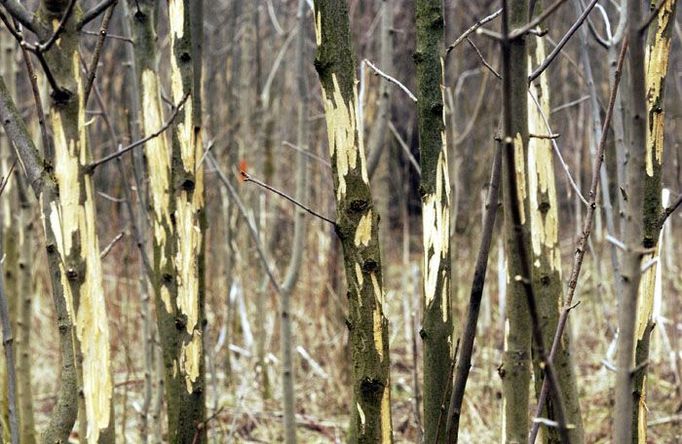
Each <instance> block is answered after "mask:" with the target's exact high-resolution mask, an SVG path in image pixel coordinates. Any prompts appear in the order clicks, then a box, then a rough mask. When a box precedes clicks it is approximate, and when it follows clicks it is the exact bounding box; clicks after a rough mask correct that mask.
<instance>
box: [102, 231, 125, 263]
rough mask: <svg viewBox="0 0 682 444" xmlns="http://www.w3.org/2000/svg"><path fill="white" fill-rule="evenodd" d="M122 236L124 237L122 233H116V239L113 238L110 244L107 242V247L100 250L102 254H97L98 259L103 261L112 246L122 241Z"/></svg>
mask: <svg viewBox="0 0 682 444" xmlns="http://www.w3.org/2000/svg"><path fill="white" fill-rule="evenodd" d="M123 236H125V233H124V232H123V231H121V232H120V233H118V234H117V235H116V237H114V238H113V239H112V240H111V242H109V245H107V246H106V247H104V250H102V252H101V253H100V254H99V257H100V259H104V258H105V257H107V255H108V254H109V253H110V252H111V250H112V249H113V248H114V245H116V244H117V243H118V241H120V240H121V239H123Z"/></svg>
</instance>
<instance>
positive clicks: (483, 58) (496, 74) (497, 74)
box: [466, 37, 502, 79]
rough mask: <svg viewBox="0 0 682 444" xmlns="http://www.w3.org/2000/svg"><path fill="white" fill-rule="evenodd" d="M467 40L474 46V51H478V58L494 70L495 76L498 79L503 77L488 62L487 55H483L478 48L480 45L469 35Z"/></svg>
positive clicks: (491, 70)
mask: <svg viewBox="0 0 682 444" xmlns="http://www.w3.org/2000/svg"><path fill="white" fill-rule="evenodd" d="M466 40H467V42H468V43H469V45H470V46H471V47H472V48H474V51H476V54H477V55H478V58H479V59H480V60H481V63H483V66H485V67H486V68H488V70H489V71H490V72H492V73H493V75H494V76H495V77H497V78H498V79H502V76H501V75H500V74H499V73H498V72H497V71H495V68H493V67H492V66H490V63H488V62H487V60H486V59H485V57H483V54H481V51H480V50H479V49H478V47H477V46H476V45H474V42H473V41H472V40H471V39H470V38H469V37H467V38H466Z"/></svg>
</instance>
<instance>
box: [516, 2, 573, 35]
mask: <svg viewBox="0 0 682 444" xmlns="http://www.w3.org/2000/svg"><path fill="white" fill-rule="evenodd" d="M565 2H566V0H557V1H555V2H554V3H552V4H551V5H549V6H548V7H547V9H545V10H544V11H542V13H541V14H539V15H538V16H537V17H535V18H534V19H533V20H531V21H530V22H528V24H526V25H524V26H523V27H521V28H519V29H515V30H513V31H512V32H510V33H509V40H515V39H518V38H519V37H521V36H523V35H524V34H526V33H527V32H528V31H530V30H531V29H533V28H535V27H536V26H537V25H539V24H540V23H542V22H544V21H545V19H547V18H548V17H549V16H550V15H552V14H554V12H555V11H556V10H557V9H559V6H561V5H562V4H564V3H565Z"/></svg>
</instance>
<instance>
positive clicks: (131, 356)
mask: <svg viewBox="0 0 682 444" xmlns="http://www.w3.org/2000/svg"><path fill="white" fill-rule="evenodd" d="M412 244H413V245H412V247H411V250H412V251H418V248H419V243H418V239H416V237H414V236H413V239H412ZM562 249H563V251H567V252H568V251H570V245H569V244H568V242H566V245H562ZM497 251H499V250H498V249H497V248H495V249H494V251H493V255H492V257H491V259H490V267H489V271H488V284H487V288H486V291H485V295H484V296H485V297H484V303H483V307H482V310H481V317H480V321H479V336H478V338H477V342H476V349H475V353H474V361H473V368H472V371H471V374H470V378H469V382H468V385H467V392H466V398H465V402H464V415H463V419H462V423H461V429H460V442H462V443H495V442H499V441H500V436H501V424H502V421H501V415H502V393H501V382H500V378H499V376H498V375H497V368H498V366H499V365H500V362H501V356H502V355H501V349H502V341H503V337H502V328H501V327H502V320H501V316H500V288H499V287H500V285H499V284H498V283H499V282H501V281H500V274H499V271H500V270H499V268H500V265H499V264H500V261H498V258H497ZM112 256H113V255H112ZM466 256H468V254H467V253H465V252H464V251H463V250H460V257H459V258H458V259H457V260H458V261H459V262H458V263H467V261H468V259H467V258H466ZM386 258H387V259H388V260H385V263H387V264H388V273H387V274H386V278H385V282H386V288H387V295H386V300H387V303H386V307H385V314H386V316H387V317H388V319H389V321H390V327H389V328H390V344H391V378H392V381H391V383H392V391H391V396H392V414H393V429H394V436H395V441H396V442H397V443H402V442H404V443H414V442H418V430H419V416H420V415H417V413H416V409H415V383H414V378H415V373H414V369H415V362H418V366H417V368H418V371H420V368H421V356H417V359H416V361H415V356H414V352H413V349H414V347H413V346H414V345H415V344H414V343H413V338H414V337H415V333H417V335H416V338H417V341H418V340H419V336H418V326H417V321H415V319H419V310H416V309H415V307H419V303H418V300H419V299H418V298H419V294H420V291H419V280H418V276H419V267H420V262H419V261H420V259H419V255H417V254H413V255H411V257H410V258H409V261H408V262H409V263H407V264H404V263H403V261H404V259H402V256H401V254H400V251H399V248H397V246H395V245H394V248H391V249H390V250H389V254H388V255H386ZM113 260H116V259H112V261H113ZM118 260H120V258H119V259H118ZM308 260H309V262H310V266H309V267H308V272H307V273H305V274H304V277H303V281H302V282H300V283H299V289H300V288H304V289H305V290H304V291H300V293H299V294H298V295H296V296H295V299H294V302H293V319H294V335H295V339H296V343H297V346H298V347H300V348H299V349H297V350H296V353H295V358H296V359H295V364H296V367H295V377H296V379H295V381H296V405H297V422H298V425H299V427H298V437H299V442H302V443H334V442H345V439H344V437H345V432H346V429H347V425H348V416H347V414H346V411H347V409H348V405H350V395H349V390H348V388H347V382H348V378H349V372H350V360H349V353H348V351H347V349H346V341H347V332H346V328H345V325H344V323H343V310H344V307H345V298H341V297H339V296H337V295H336V293H335V292H334V291H332V289H331V286H330V285H329V284H328V276H327V275H326V271H325V270H326V269H327V266H326V264H324V263H322V262H320V258H319V257H314V255H310V257H308ZM469 262H470V261H469ZM595 262H596V263H595ZM602 262H603V261H602ZM567 263H570V257H568V256H566V257H565V258H564V264H567ZM604 267H607V265H605V264H602V263H601V262H599V261H591V260H590V259H589V258H588V260H587V262H586V264H585V268H584V272H583V274H582V276H581V279H580V282H579V286H578V289H579V294H578V295H577V297H578V298H579V299H580V301H581V304H580V305H579V306H578V307H577V308H576V309H575V310H573V311H572V314H571V323H570V329H571V333H572V344H573V358H574V362H575V364H576V367H577V374H578V383H579V390H580V399H581V407H582V410H583V418H584V422H585V427H586V431H587V442H588V443H607V442H610V427H611V419H612V418H611V417H610V412H612V411H613V408H612V404H613V393H612V391H613V386H614V380H615V372H613V371H612V370H611V369H609V366H610V364H609V363H610V362H613V356H612V353H613V350H612V349H613V346H612V340H613V333H612V332H613V327H612V326H613V325H615V304H613V303H611V302H610V301H612V300H613V295H612V292H611V291H610V290H609V289H608V285H605V284H603V282H604V280H603V278H602V277H601V276H603V275H604V273H606V272H607V270H606V268H604ZM253 268H254V267H251V269H253ZM255 268H257V267H255ZM256 271H257V270H256ZM567 271H568V270H565V275H567ZM674 271H675V270H669V273H668V274H666V276H669V278H667V279H664V282H665V284H664V286H665V291H664V294H676V295H679V294H682V291H680V288H681V286H682V285H681V284H682V278H681V277H680V275H679V273H675V272H674ZM130 272H131V273H134V272H135V270H134V267H131V271H130ZM251 273H254V275H253V276H249V273H245V274H244V275H243V276H242V279H241V282H242V283H245V284H243V285H244V288H243V290H242V291H241V296H242V299H241V300H242V301H246V303H245V304H243V305H244V310H242V311H241V313H242V314H243V315H244V316H246V317H245V318H244V317H240V315H239V312H240V310H239V309H238V306H239V305H240V304H239V300H240V299H239V298H237V299H238V300H237V302H236V303H235V307H236V308H235V315H234V316H233V319H232V322H231V325H232V326H233V333H232V335H233V336H232V337H231V339H229V343H230V344H232V346H231V347H230V349H231V354H230V367H231V373H230V374H231V375H232V376H231V377H230V378H228V377H227V374H226V372H225V369H226V368H227V367H226V363H225V360H226V350H227V347H226V345H225V344H226V343H227V342H228V341H226V339H225V336H224V333H225V330H224V329H223V330H221V326H223V325H224V323H223V312H224V300H225V297H224V294H225V293H226V291H225V289H224V288H219V287H216V288H213V289H209V297H208V299H207V304H208V313H209V315H208V316H209V324H208V330H207V334H206V343H207V350H208V354H209V361H208V365H207V381H206V386H207V415H208V416H209V417H210V418H211V419H210V421H209V436H210V437H211V440H210V442H215V443H229V442H235V443H278V442H281V441H282V436H283V435H282V426H281V418H282V413H281V404H280V385H279V376H278V372H279V359H278V354H279V334H278V331H279V323H278V317H277V316H275V313H276V310H275V304H276V300H275V298H274V296H272V295H270V296H268V297H266V298H265V304H266V306H265V307H259V306H257V304H255V303H254V301H255V300H256V299H254V298H255V297H256V296H255V295H256V294H257V291H258V288H259V285H260V281H261V280H260V279H258V278H257V276H258V274H257V273H256V272H254V271H252V272H251ZM457 273H459V274H460V276H459V278H458V280H459V282H463V283H464V284H462V285H461V286H460V287H458V288H456V289H455V298H454V299H455V304H454V305H455V334H456V335H458V334H460V332H461V328H462V324H463V320H464V316H465V307H466V301H467V300H468V291H469V285H470V284H468V283H467V282H469V281H470V279H471V277H470V270H468V269H467V270H465V269H463V268H462V267H460V268H458V269H457ZM131 275H132V274H131ZM46 282H47V281H41V282H39V283H38V292H37V293H38V294H39V295H40V294H42V296H39V297H37V298H36V301H35V305H34V311H35V315H36V326H35V327H34V332H35V337H34V339H33V344H34V347H36V351H37V344H40V351H41V352H40V353H36V354H35V356H34V360H33V366H34V367H33V381H34V384H33V387H34V389H33V395H34V400H35V409H36V411H37V416H36V426H37V429H38V430H39V431H40V430H43V429H44V427H45V425H46V423H47V419H48V414H49V412H50V411H51V408H52V406H53V405H54V402H55V393H56V389H57V385H58V379H57V378H56V376H55V375H57V374H58V361H59V353H58V348H57V338H56V335H55V334H53V332H54V328H53V326H54V324H53V322H54V321H53V319H52V317H53V313H52V306H51V300H50V299H49V292H47V293H46V292H44V291H43V289H44V288H46V287H45V283H46ZM137 284H138V283H137V281H136V280H135V279H132V278H131V279H128V280H125V279H117V280H115V281H114V280H113V279H111V280H108V281H107V282H106V285H107V289H106V291H107V294H109V295H110V296H112V298H110V302H109V309H110V313H111V319H112V323H111V327H112V336H113V337H115V338H116V339H115V343H114V344H113V353H114V356H115V359H116V363H117V368H116V371H115V382H116V389H115V394H116V398H115V400H116V404H115V412H116V429H117V432H116V436H117V437H120V438H119V439H120V441H119V442H129V443H138V442H142V439H141V435H140V429H141V425H142V422H141V412H142V411H143V405H144V397H143V393H144V390H143V389H144V377H145V367H144V355H143V353H144V352H143V350H142V347H139V349H134V350H130V349H128V348H127V344H141V343H142V338H141V330H142V329H141V325H142V320H141V318H140V314H139V313H140V312H141V311H140V309H139V307H140V297H139V291H138V286H137ZM211 294H212V296H211ZM114 296H115V298H114ZM672 299H673V300H674V299H679V297H678V298H672ZM259 310H260V312H261V313H266V316H265V319H264V322H265V325H264V332H265V341H264V345H263V346H264V348H265V350H266V355H265V357H266V362H267V365H266V367H267V370H266V372H267V389H265V390H264V386H266V384H265V383H264V379H263V371H262V370H261V367H260V366H259V365H258V360H257V358H256V356H257V354H258V353H257V348H258V347H257V345H258V337H259V336H258V335H259V333H258V332H259V331H260V330H259V329H258V327H257V325H255V322H256V321H254V319H257V316H256V314H258V313H259ZM666 310H668V312H666ZM671 310H672V311H671ZM681 315H682V314H681V313H679V310H678V311H675V310H673V309H671V308H666V309H664V310H663V311H662V316H663V317H662V318H661V319H663V320H664V321H665V322H663V323H662V324H663V325H660V324H659V325H657V326H656V329H655V330H654V335H653V337H654V340H653V345H652V353H651V360H650V362H649V384H648V393H647V408H648V410H649V422H650V425H649V442H651V443H680V442H682V427H681V426H680V424H681V423H682V391H681V390H682V387H681V386H680V383H679V370H677V372H678V373H677V375H676V374H675V373H676V370H674V367H673V365H674V364H673V361H672V360H671V353H670V350H671V347H673V348H679V339H677V337H680V336H681V333H680V331H678V332H677V333H676V334H675V333H674V332H673V326H675V325H676V326H677V329H678V330H679V329H680V327H679V326H680V325H682V324H680V316H681ZM666 316H667V317H668V318H666ZM248 319H251V321H249V320H248ZM410 323H412V325H415V328H410V327H409V326H410ZM249 330H250V331H249ZM663 331H665V332H666V334H665V335H664V334H662V333H663ZM456 337H457V336H456ZM254 338H255V339H254ZM671 338H672V339H671ZM671 341H672V345H671ZM45 344H48V345H49V347H45ZM416 346H417V350H418V352H420V344H418V343H417V344H416ZM46 350H49V351H48V352H46ZM418 378H419V379H421V376H418ZM155 379H156V378H155ZM228 379H229V382H228ZM531 387H532V386H531ZM153 390H154V392H156V391H157V386H156V384H155V386H154V387H153ZM266 391H267V399H265V400H264V397H263V394H264V392H266ZM152 405H153V402H152ZM530 408H531V409H532V408H534V406H530ZM159 424H163V421H160V420H158V419H154V418H150V420H149V427H150V434H151V435H152V436H153V435H154V432H153V431H154V430H158V428H157V426H158V425H159ZM76 430H77V428H76ZM124 436H125V439H122V438H123V437H124ZM74 442H77V439H76V435H75V434H74ZM152 442H163V436H162V437H161V440H160V441H158V440H152Z"/></svg>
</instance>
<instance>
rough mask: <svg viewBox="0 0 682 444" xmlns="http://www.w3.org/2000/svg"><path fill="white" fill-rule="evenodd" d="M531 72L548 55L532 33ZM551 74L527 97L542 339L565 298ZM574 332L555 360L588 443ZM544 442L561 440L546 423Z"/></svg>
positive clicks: (550, 332) (576, 432) (548, 412)
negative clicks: (573, 347) (574, 354)
mask: <svg viewBox="0 0 682 444" xmlns="http://www.w3.org/2000/svg"><path fill="white" fill-rule="evenodd" d="M528 45H529V51H528V59H529V65H528V66H529V74H530V73H531V72H532V70H533V69H534V67H537V66H539V65H540V64H541V63H542V62H543V61H544V60H545V58H546V53H545V43H544V39H542V38H541V37H537V38H536V37H529V38H528ZM548 77H549V76H548V75H547V73H546V72H545V73H543V74H541V75H540V76H539V78H538V79H536V80H535V81H534V82H532V83H531V85H530V90H529V92H528V94H529V100H528V131H529V134H530V136H529V140H528V154H527V162H528V163H527V165H528V197H527V199H526V204H527V205H528V211H529V216H530V239H531V262H532V264H533V267H532V273H531V274H532V285H533V287H534V293H535V295H536V297H537V305H538V316H539V320H540V328H541V330H542V333H543V338H544V343H545V344H551V343H552V340H553V339H554V333H555V331H556V329H557V323H558V320H559V316H560V313H561V307H562V306H563V304H564V301H563V299H564V298H563V280H562V273H561V250H560V246H559V232H560V231H559V228H560V226H561V224H560V223H559V203H558V200H557V192H556V178H555V176H554V161H553V152H552V143H553V141H552V139H551V137H553V136H552V135H551V134H549V132H550V127H549V122H548V120H547V119H549V115H550V91H551V89H550V86H549V81H550V80H549V78H548ZM571 342H572V341H571V337H570V334H569V332H566V333H565V334H564V339H563V340H562V341H561V342H560V343H559V347H558V349H557V351H556V357H555V358H554V363H555V365H556V369H557V376H558V379H559V384H560V388H561V392H562V394H563V398H564V402H565V403H566V410H567V415H568V421H569V423H570V424H571V425H572V426H573V427H572V428H571V432H570V437H571V442H572V443H582V442H584V430H583V425H582V417H581V414H580V402H579V399H578V384H577V381H576V376H575V371H574V363H573V359H572V356H571ZM533 363H534V375H535V378H534V381H535V392H536V395H537V396H538V398H539V395H540V392H541V388H542V381H543V378H544V377H545V375H544V368H543V366H542V361H541V357H540V356H538V354H537V350H535V353H534V356H533ZM555 402H556V400H555V399H552V397H551V396H550V397H548V399H547V403H546V405H545V406H543V407H544V410H543V417H546V418H549V419H552V420H556V415H555V405H554V404H555ZM544 432H545V433H544V435H543V436H545V437H546V438H545V439H546V442H557V443H558V442H561V440H560V436H559V432H558V430H557V429H556V428H554V427H545V428H544Z"/></svg>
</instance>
